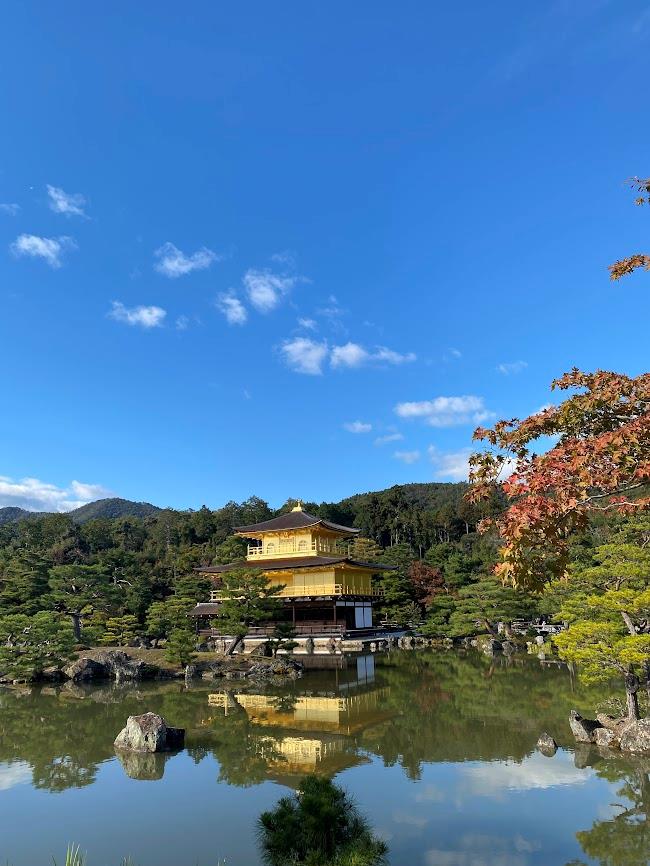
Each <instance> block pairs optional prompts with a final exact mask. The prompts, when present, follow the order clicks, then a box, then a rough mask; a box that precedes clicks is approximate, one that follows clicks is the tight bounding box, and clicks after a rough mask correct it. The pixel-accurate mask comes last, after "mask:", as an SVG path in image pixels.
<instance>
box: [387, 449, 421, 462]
mask: <svg viewBox="0 0 650 866" xmlns="http://www.w3.org/2000/svg"><path fill="white" fill-rule="evenodd" d="M421 456H422V455H421V454H420V452H419V451H417V450H416V451H395V452H394V453H393V457H394V458H395V459H396V460H401V461H402V463H406V464H407V465H410V464H411V463H417V461H418V460H419V459H420V457H421Z"/></svg>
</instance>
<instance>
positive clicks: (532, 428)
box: [468, 369, 650, 591]
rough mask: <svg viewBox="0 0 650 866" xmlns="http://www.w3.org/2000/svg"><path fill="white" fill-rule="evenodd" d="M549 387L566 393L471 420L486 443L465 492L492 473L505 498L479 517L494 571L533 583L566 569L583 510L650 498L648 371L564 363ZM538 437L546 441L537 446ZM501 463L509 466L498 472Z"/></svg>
mask: <svg viewBox="0 0 650 866" xmlns="http://www.w3.org/2000/svg"><path fill="white" fill-rule="evenodd" d="M552 388H554V389H559V390H562V391H569V390H570V391H572V392H573V393H572V394H571V395H570V396H569V397H568V398H567V399H566V400H564V402H562V403H561V404H560V405H559V406H549V407H548V408H545V409H543V410H541V411H540V412H537V413H535V414H534V415H531V416H530V417H528V418H526V419H524V420H523V421H520V420H519V419H517V418H515V419H512V420H509V421H499V422H498V423H497V424H495V425H494V427H492V428H491V429H484V428H479V429H477V430H476V431H475V433H474V438H475V439H476V440H479V441H486V442H488V443H489V445H491V446H492V449H489V450H487V451H485V452H483V453H478V454H474V455H473V456H472V457H471V458H470V464H471V473H470V481H471V482H472V487H471V490H470V492H469V494H468V495H469V497H470V500H471V501H474V502H477V501H480V500H482V499H486V498H487V497H489V496H491V495H492V491H493V489H494V486H495V485H496V484H499V483H500V484H501V486H502V488H503V490H504V492H505V495H506V497H507V499H508V501H509V503H510V504H509V507H508V508H507V510H506V511H505V513H504V514H502V515H501V516H500V517H498V518H495V519H490V520H485V521H482V523H481V524H480V526H479V528H480V529H482V530H485V529H486V528H487V527H488V526H494V525H495V526H496V528H497V529H498V532H499V535H500V537H501V539H502V540H503V546H502V547H501V549H500V562H499V563H498V564H497V566H496V573H497V575H498V576H499V577H500V578H501V579H502V580H503V581H504V582H510V583H512V584H513V585H514V586H516V587H520V588H523V589H528V590H534V591H537V590H540V589H542V587H543V586H544V585H545V584H546V583H547V582H548V581H549V580H551V579H553V578H558V577H562V576H564V575H565V574H566V569H567V564H568V560H569V538H570V536H571V534H572V533H573V532H575V531H577V530H581V529H584V528H585V527H586V525H587V522H588V520H589V516H590V515H591V514H593V513H594V512H596V511H618V512H621V513H631V512H636V511H643V510H644V509H649V508H650V495H649V493H650V491H649V490H648V482H649V481H650V374H648V373H646V374H643V375H641V376H637V377H629V376H625V375H622V374H619V373H611V372H606V371H597V372H595V373H583V372H581V371H580V370H577V369H573V370H572V371H571V372H569V373H565V375H564V376H562V377H561V378H559V379H556V380H555V381H554V382H553V384H552ZM544 437H552V438H551V442H552V443H553V444H552V445H551V447H550V448H549V449H548V450H547V451H545V452H543V453H537V452H536V451H535V450H534V448H533V446H535V445H539V444H540V440H542V443H543V442H544ZM547 441H548V440H547ZM507 468H514V471H513V472H512V474H511V475H510V476H509V477H508V478H506V479H505V480H503V481H501V480H500V477H501V475H502V474H503V473H504V470H505V469H507Z"/></svg>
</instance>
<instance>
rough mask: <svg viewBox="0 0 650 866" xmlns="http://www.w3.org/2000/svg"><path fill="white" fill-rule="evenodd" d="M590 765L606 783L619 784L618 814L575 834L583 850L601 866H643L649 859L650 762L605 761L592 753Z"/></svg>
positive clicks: (632, 760)
mask: <svg viewBox="0 0 650 866" xmlns="http://www.w3.org/2000/svg"><path fill="white" fill-rule="evenodd" d="M589 763H591V764H593V765H594V767H595V770H596V773H597V774H598V775H599V776H600V777H601V778H603V779H607V781H608V782H611V783H614V784H617V783H618V784H620V787H619V788H618V789H617V794H618V795H619V796H620V797H621V798H623V800H624V801H627V802H625V803H616V804H615V808H616V809H617V814H615V815H614V816H613V817H612V818H608V819H605V820H602V821H595V822H594V823H593V825H592V827H591V829H590V830H581V831H580V832H579V833H577V834H576V836H577V838H578V841H579V842H580V845H581V846H582V850H583V851H584V852H585V854H586V855H587V856H588V857H591V858H593V859H594V860H597V861H598V863H599V864H601V866H640V864H643V863H647V862H648V859H649V858H650V759H645V760H644V759H643V758H631V757H630V758H622V757H619V756H616V757H612V756H610V757H608V758H607V759H602V758H600V756H598V754H597V752H596V751H595V750H591V753H590V760H589Z"/></svg>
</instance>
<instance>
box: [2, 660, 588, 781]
mask: <svg viewBox="0 0 650 866" xmlns="http://www.w3.org/2000/svg"><path fill="white" fill-rule="evenodd" d="M376 663H377V667H376V677H375V682H374V683H373V684H372V685H364V684H359V685H358V686H355V683H354V680H355V677H354V676H353V673H354V672H355V671H356V665H355V666H354V671H353V672H352V673H351V672H350V671H343V672H341V671H320V672H314V673H308V674H307V675H306V676H305V677H304V678H303V679H302V680H297V681H295V682H291V683H287V684H286V685H284V686H278V685H276V684H270V685H267V686H265V687H263V688H259V687H257V688H256V689H255V691H256V692H258V691H259V692H261V693H263V694H264V695H265V696H267V697H268V698H270V699H271V702H272V704H273V710H274V713H273V718H270V717H269V719H268V721H267V724H265V725H261V724H257V723H256V720H255V719H254V718H252V716H251V714H249V713H248V712H247V711H245V710H244V709H243V707H242V706H241V705H240V704H239V703H238V702H237V700H236V698H235V696H234V693H233V692H232V691H229V692H226V693H225V694H226V695H228V702H227V711H226V709H225V708H224V707H214V706H210V705H209V703H208V694H209V693H210V692H215V691H216V689H215V685H216V684H215V683H210V684H208V683H197V684H196V685H194V686H193V687H192V688H190V689H187V688H185V685H184V683H182V682H178V681H173V682H164V683H147V684H139V685H133V684H125V685H121V686H118V685H115V684H110V685H105V686H102V687H93V688H90V687H89V688H82V687H79V686H73V685H70V684H68V685H66V686H63V687H61V688H56V689H55V688H42V689H36V688H33V689H25V690H24V691H9V690H8V691H6V692H4V693H0V761H8V762H11V761H15V760H24V761H27V762H28V763H29V764H30V765H31V767H32V774H33V781H34V785H35V786H37V787H41V788H46V789H48V790H51V791H60V790H65V789H66V788H70V787H81V786H83V785H88V784H91V783H92V782H93V781H94V779H95V775H96V772H97V767H98V765H99V764H100V763H102V762H103V761H106V760H108V759H112V758H113V756H114V750H113V740H114V738H115V736H116V734H117V733H118V731H119V730H120V729H121V728H122V727H123V726H124V723H125V720H126V717H127V716H128V715H132V714H136V713H141V712H144V711H145V710H152V711H154V712H157V713H160V714H161V715H162V716H164V717H165V718H166V719H167V720H168V721H169V722H170V724H173V725H177V726H180V727H184V728H185V729H186V731H187V734H186V744H187V752H188V754H189V755H190V756H191V758H192V759H193V760H194V761H196V762H199V761H201V760H203V758H205V757H206V756H207V755H213V756H214V758H215V759H216V760H217V761H218V763H219V767H220V769H219V779H220V780H221V781H224V782H227V783H229V784H233V785H239V786H247V785H254V784H258V783H259V782H262V781H264V780H266V779H269V778H282V779H283V780H284V777H285V775H286V778H287V779H289V777H290V775H291V772H293V771H292V768H291V762H290V761H288V760H287V754H289V750H288V749H287V748H284V746H285V745H286V741H285V738H286V737H289V738H295V739H300V738H301V737H304V736H306V737H307V738H308V739H309V738H310V737H311V738H312V739H313V740H318V739H322V741H323V743H324V744H326V745H328V746H329V745H332V743H333V740H334V739H336V744H335V745H336V749H334V748H333V749H332V752H331V753H329V754H328V758H327V761H324V762H321V763H320V764H319V766H318V770H319V772H324V773H328V772H329V773H333V772H338V771H339V770H341V769H343V768H344V767H346V766H351V765H352V764H353V763H355V762H358V760H359V759H360V758H361V755H362V753H365V752H370V753H373V754H376V755H378V756H380V757H381V758H383V760H384V761H385V763H386V764H389V765H393V764H400V765H401V766H402V767H403V768H404V770H405V772H406V773H407V774H408V775H409V777H411V778H417V777H418V776H419V773H420V768H421V765H422V764H423V763H425V762H434V761H463V760H502V759H506V758H514V759H516V760H521V759H522V758H523V757H525V756H526V755H528V754H530V753H531V751H532V750H533V749H534V747H535V742H536V740H537V737H538V736H539V733H540V731H541V730H544V729H546V730H548V731H549V732H550V733H552V734H553V736H555V738H556V739H557V740H558V741H559V742H560V743H562V742H564V743H565V744H567V745H569V730H568V725H567V717H568V713H569V709H570V708H571V707H572V706H576V707H578V709H580V710H581V711H583V712H589V711H592V710H593V705H594V702H595V695H594V693H593V692H591V693H590V692H588V691H585V690H584V689H582V690H581V691H579V692H578V693H576V692H574V691H573V684H572V680H571V678H570V677H569V675H568V674H567V672H566V670H564V669H560V668H551V669H544V670H542V669H540V666H539V664H538V663H537V661H536V660H534V659H533V660H524V661H521V660H515V661H514V662H512V663H508V664H509V666H507V662H506V660H505V659H501V658H496V659H490V658H487V657H484V656H479V655H476V654H471V655H467V656H462V655H459V654H456V653H451V652H450V653H393V654H391V655H390V656H387V657H383V658H382V657H380V656H378V657H377V658H376ZM233 688H235V686H234V684H233ZM236 689H237V692H239V691H249V692H250V691H252V689H253V686H252V684H248V683H239V682H238V683H237V685H236ZM373 694H374V695H376V696H377V695H379V697H376V701H377V705H376V706H375V705H374V704H372V702H369V703H368V705H367V706H366V705H364V707H365V709H363V711H362V710H359V715H357V716H354V717H348V718H346V719H345V721H344V727H345V730H343V728H342V729H341V730H340V731H337V730H335V729H334V728H333V727H332V725H331V723H329V727H325V726H324V727H323V728H322V729H321V728H320V727H319V726H318V724H317V723H316V724H315V725H314V727H313V728H312V729H311V730H312V733H306V734H305V732H303V731H297V730H296V729H294V728H292V723H291V721H290V717H291V716H292V714H293V711H294V708H295V706H296V701H298V700H299V699H302V698H304V697H305V696H318V695H328V697H331V698H335V697H336V696H341V697H346V698H348V697H352V698H355V696H361V697H363V696H366V695H368V696H371V695H373ZM258 721H259V720H258ZM326 731H327V733H325V732H326ZM283 767H284V768H286V771H285V769H283ZM156 772H157V770H155V769H150V770H148V769H146V768H144V769H143V771H142V775H144V776H145V777H151V775H155V773H156ZM304 772H306V770H305V769H303V770H302V771H301V773H302V774H304ZM133 773H134V775H136V776H137V774H138V770H137V768H135V769H133Z"/></svg>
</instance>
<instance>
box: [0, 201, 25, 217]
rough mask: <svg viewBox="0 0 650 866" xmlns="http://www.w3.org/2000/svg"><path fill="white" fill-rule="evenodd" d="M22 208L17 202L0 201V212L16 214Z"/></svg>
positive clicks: (9, 214) (8, 214) (10, 214)
mask: <svg viewBox="0 0 650 866" xmlns="http://www.w3.org/2000/svg"><path fill="white" fill-rule="evenodd" d="M19 210H20V205H19V204H16V203H15V202H0V213H6V214H7V216H16V214H17V213H18V211H19Z"/></svg>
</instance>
